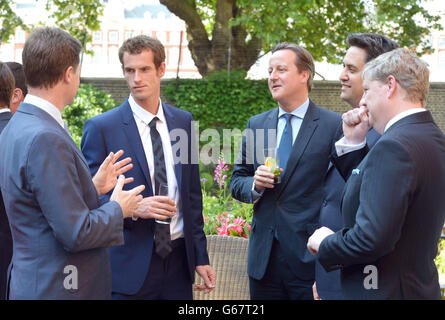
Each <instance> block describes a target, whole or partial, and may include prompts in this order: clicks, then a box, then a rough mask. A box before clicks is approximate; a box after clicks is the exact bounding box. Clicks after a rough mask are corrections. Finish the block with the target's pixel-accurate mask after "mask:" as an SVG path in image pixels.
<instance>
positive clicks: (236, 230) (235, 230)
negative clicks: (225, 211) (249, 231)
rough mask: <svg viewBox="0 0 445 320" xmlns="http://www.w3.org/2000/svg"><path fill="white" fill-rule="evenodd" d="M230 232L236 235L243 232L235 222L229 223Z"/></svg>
mask: <svg viewBox="0 0 445 320" xmlns="http://www.w3.org/2000/svg"><path fill="white" fill-rule="evenodd" d="M227 228H228V229H229V232H230V234H233V233H235V235H236V236H241V235H242V234H243V228H242V227H241V226H239V225H237V224H230V225H229V226H228V227H227Z"/></svg>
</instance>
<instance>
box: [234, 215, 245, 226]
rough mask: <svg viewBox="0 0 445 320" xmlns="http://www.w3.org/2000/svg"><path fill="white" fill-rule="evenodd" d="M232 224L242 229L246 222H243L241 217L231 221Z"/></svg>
mask: <svg viewBox="0 0 445 320" xmlns="http://www.w3.org/2000/svg"><path fill="white" fill-rule="evenodd" d="M233 223H234V224H237V225H239V226H241V227H244V225H245V224H246V222H245V221H244V219H243V218H241V217H238V218H235V219H233Z"/></svg>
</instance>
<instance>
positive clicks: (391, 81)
mask: <svg viewBox="0 0 445 320" xmlns="http://www.w3.org/2000/svg"><path fill="white" fill-rule="evenodd" d="M386 85H387V86H388V92H387V93H386V98H387V99H390V98H391V97H393V96H394V95H395V93H396V92H397V91H398V86H399V84H398V83H397V80H396V78H394V76H389V77H388V78H387V79H386Z"/></svg>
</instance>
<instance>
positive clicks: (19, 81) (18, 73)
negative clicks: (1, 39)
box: [6, 62, 28, 96]
mask: <svg viewBox="0 0 445 320" xmlns="http://www.w3.org/2000/svg"><path fill="white" fill-rule="evenodd" d="M6 65H7V66H8V67H9V69H10V70H11V72H12V74H13V75H14V80H15V87H16V88H19V89H20V90H22V92H23V96H26V95H27V94H28V88H27V86H26V78H25V71H24V70H23V66H22V65H21V64H20V63H18V62H6Z"/></svg>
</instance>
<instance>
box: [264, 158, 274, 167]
mask: <svg viewBox="0 0 445 320" xmlns="http://www.w3.org/2000/svg"><path fill="white" fill-rule="evenodd" d="M264 165H265V166H266V167H268V168H271V169H273V168H275V167H276V166H277V160H276V159H274V158H272V157H267V158H266V162H265V164H264Z"/></svg>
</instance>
